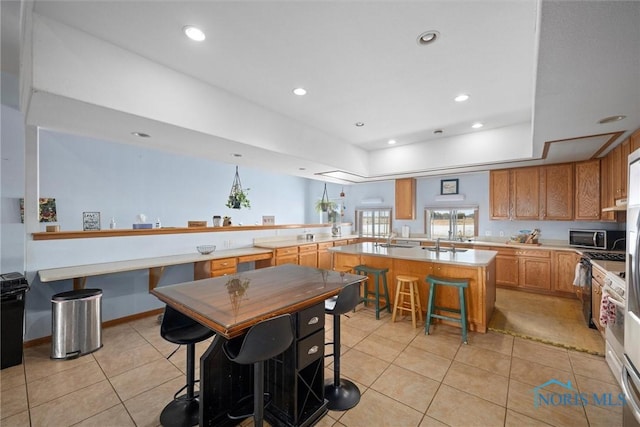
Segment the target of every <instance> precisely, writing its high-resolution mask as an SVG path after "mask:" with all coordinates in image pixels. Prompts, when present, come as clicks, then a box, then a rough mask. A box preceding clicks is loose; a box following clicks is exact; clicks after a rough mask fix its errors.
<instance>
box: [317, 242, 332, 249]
mask: <svg viewBox="0 0 640 427" xmlns="http://www.w3.org/2000/svg"><path fill="white" fill-rule="evenodd" d="M332 247H333V242H324V243H318V250H319V251H324V250H327V249H329V248H332Z"/></svg>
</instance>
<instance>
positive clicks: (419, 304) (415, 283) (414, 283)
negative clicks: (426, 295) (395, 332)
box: [413, 282, 422, 322]
mask: <svg viewBox="0 0 640 427" xmlns="http://www.w3.org/2000/svg"><path fill="white" fill-rule="evenodd" d="M413 286H414V287H415V288H416V302H417V305H418V319H419V320H420V321H421V322H422V303H421V302H420V288H419V287H418V282H413Z"/></svg>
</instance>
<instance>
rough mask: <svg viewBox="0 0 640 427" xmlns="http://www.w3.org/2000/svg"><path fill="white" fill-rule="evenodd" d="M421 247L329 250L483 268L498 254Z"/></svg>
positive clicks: (371, 245) (365, 246)
mask: <svg viewBox="0 0 640 427" xmlns="http://www.w3.org/2000/svg"><path fill="white" fill-rule="evenodd" d="M422 248H423V247H422V246H415V247H411V248H385V247H381V246H379V245H378V244H376V243H371V242H367V243H357V244H355V245H346V246H337V247H333V248H329V251H331V252H335V253H344V254H352V255H372V256H379V257H386V258H396V259H406V260H410V261H427V262H439V263H443V264H455V265H468V266H471V267H485V266H487V265H489V264H490V263H491V261H493V259H494V258H495V257H496V255H497V254H498V252H496V251H492V250H484V249H467V251H466V252H456V253H452V252H434V251H429V250H426V249H422Z"/></svg>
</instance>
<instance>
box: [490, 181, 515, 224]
mask: <svg viewBox="0 0 640 427" xmlns="http://www.w3.org/2000/svg"><path fill="white" fill-rule="evenodd" d="M510 197H511V171H510V170H509V169H501V170H492V171H491V172H489V200H490V203H489V209H490V216H491V219H498V220H508V219H511V200H510Z"/></svg>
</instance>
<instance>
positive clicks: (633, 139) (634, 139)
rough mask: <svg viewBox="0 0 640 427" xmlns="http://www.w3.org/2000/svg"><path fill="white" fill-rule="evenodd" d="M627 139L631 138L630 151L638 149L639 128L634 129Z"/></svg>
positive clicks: (639, 142)
mask: <svg viewBox="0 0 640 427" xmlns="http://www.w3.org/2000/svg"><path fill="white" fill-rule="evenodd" d="M629 139H630V140H631V152H632V153H633V152H634V151H636V150H638V149H640V129H638V130H637V131H635V132H634V133H633V135H631V138H629Z"/></svg>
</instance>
